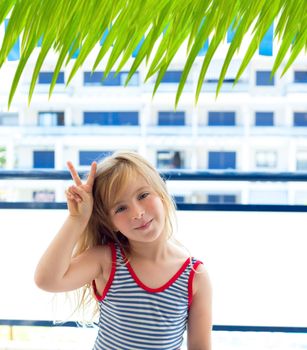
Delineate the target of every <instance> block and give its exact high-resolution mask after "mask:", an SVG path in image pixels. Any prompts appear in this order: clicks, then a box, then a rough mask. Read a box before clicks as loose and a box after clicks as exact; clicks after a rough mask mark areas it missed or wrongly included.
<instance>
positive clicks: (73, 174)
mask: <svg viewBox="0 0 307 350" xmlns="http://www.w3.org/2000/svg"><path fill="white" fill-rule="evenodd" d="M67 166H68V169H69V171H70V174H71V177H72V178H73V180H74V181H75V184H76V185H77V186H80V185H82V181H81V179H80V176H79V174H78V173H77V170H76V169H75V167H74V166H73V164H72V162H70V161H68V162H67Z"/></svg>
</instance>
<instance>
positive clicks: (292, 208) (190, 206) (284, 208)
mask: <svg viewBox="0 0 307 350" xmlns="http://www.w3.org/2000/svg"><path fill="white" fill-rule="evenodd" d="M176 205H177V210H178V211H237V212H307V205H287V204H206V203H177V204H176ZM0 209H54V210H57V209H59V210H61V209H67V204H66V202H0Z"/></svg>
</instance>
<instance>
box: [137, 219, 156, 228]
mask: <svg viewBox="0 0 307 350" xmlns="http://www.w3.org/2000/svg"><path fill="white" fill-rule="evenodd" d="M152 220H153V219H151V220H149V221H148V222H147V223H146V224H144V225H142V226H139V227H136V230H145V229H146V228H148V227H149V225H150V224H151V222H152Z"/></svg>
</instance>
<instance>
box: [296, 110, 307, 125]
mask: <svg viewBox="0 0 307 350" xmlns="http://www.w3.org/2000/svg"><path fill="white" fill-rule="evenodd" d="M293 125H294V126H307V112H294V114H293Z"/></svg>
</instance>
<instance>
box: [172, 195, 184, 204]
mask: <svg viewBox="0 0 307 350" xmlns="http://www.w3.org/2000/svg"><path fill="white" fill-rule="evenodd" d="M173 198H174V201H175V202H176V203H184V202H185V197H184V196H183V195H182V196H180V195H174V196H173Z"/></svg>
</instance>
